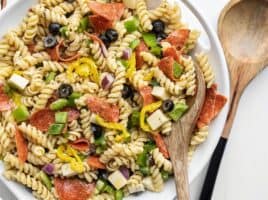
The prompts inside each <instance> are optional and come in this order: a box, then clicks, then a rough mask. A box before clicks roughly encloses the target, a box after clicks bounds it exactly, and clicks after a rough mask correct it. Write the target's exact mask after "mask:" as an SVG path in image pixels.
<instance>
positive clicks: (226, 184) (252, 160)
mask: <svg viewBox="0 0 268 200" xmlns="http://www.w3.org/2000/svg"><path fill="white" fill-rule="evenodd" d="M190 1H191V2H193V3H194V4H195V5H197V6H198V7H199V8H200V12H201V13H202V14H203V15H204V16H205V17H206V18H207V20H208V21H209V22H210V23H211V24H212V25H213V27H214V28H215V30H216V29H217V19H218V16H219V13H220V11H221V9H222V8H223V7H224V5H225V4H226V3H227V2H228V0H218V1H212V0H190ZM11 2H12V1H11V0H10V1H9V3H11ZM267 88H268V70H264V71H263V72H262V73H261V74H260V75H259V76H258V77H257V78H256V79H255V80H254V81H252V83H251V84H250V85H249V86H248V88H247V89H246V91H245V93H244V95H243V96H242V98H241V102H240V105H239V108H238V113H237V116H236V119H235V122H234V126H233V129H232V135H231V137H230V139H229V142H228V144H227V147H226V151H225V155H224V158H223V161H222V164H221V167H220V171H219V175H218V179H217V182H216V186H215V190H214V195H213V200H267V199H268V189H267V186H268V173H267V169H268V156H267V155H268V146H267V142H266V141H268V133H267V131H266V128H267V127H266V125H267V124H268V121H267V119H268V118H267V113H268V105H267V103H268V92H267ZM205 173H206V168H205V169H204V170H203V171H202V173H201V174H200V175H199V176H198V177H197V178H196V179H195V180H194V182H193V183H192V184H191V199H192V200H197V199H198V196H199V194H200V190H201V186H202V183H203V180H204V176H205ZM0 198H2V199H3V200H15V198H14V196H13V195H12V194H10V192H8V190H7V189H6V188H5V186H4V185H3V184H2V183H0Z"/></svg>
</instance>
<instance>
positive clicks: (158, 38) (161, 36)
mask: <svg viewBox="0 0 268 200" xmlns="http://www.w3.org/2000/svg"><path fill="white" fill-rule="evenodd" d="M166 38H167V34H166V33H158V34H156V40H157V42H160V41H161V40H164V39H166Z"/></svg>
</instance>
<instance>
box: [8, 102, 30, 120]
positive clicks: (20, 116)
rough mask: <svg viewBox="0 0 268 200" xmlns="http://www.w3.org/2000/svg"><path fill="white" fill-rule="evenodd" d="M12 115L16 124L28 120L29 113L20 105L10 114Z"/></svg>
mask: <svg viewBox="0 0 268 200" xmlns="http://www.w3.org/2000/svg"><path fill="white" fill-rule="evenodd" d="M12 115H13V117H14V118H15V120H16V121H17V122H22V121H25V120H27V119H28V118H29V116H30V113H29V111H28V109H27V107H26V106H24V105H20V106H18V107H17V108H16V109H15V110H14V111H13V112H12Z"/></svg>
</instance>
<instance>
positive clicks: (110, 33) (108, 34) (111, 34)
mask: <svg viewBox="0 0 268 200" xmlns="http://www.w3.org/2000/svg"><path fill="white" fill-rule="evenodd" d="M105 35H106V37H107V38H108V39H109V41H110V42H115V41H116V40H117V39H118V33H117V32H116V30H114V29H108V30H107V31H106V32H105Z"/></svg>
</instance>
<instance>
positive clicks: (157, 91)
mask: <svg viewBox="0 0 268 200" xmlns="http://www.w3.org/2000/svg"><path fill="white" fill-rule="evenodd" d="M152 95H153V96H155V97H156V98H158V99H161V100H166V99H168V98H169V95H168V93H167V91H166V89H165V88H163V87H160V86H154V87H153V90H152Z"/></svg>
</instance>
